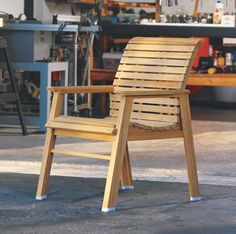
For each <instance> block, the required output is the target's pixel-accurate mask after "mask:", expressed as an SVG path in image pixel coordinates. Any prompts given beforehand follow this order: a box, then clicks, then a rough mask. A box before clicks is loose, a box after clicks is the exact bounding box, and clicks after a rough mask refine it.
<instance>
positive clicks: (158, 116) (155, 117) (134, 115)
mask: <svg viewBox="0 0 236 234" xmlns="http://www.w3.org/2000/svg"><path fill="white" fill-rule="evenodd" d="M110 114H111V116H114V117H116V116H117V115H118V111H116V110H114V109H113V110H111V111H110ZM131 119H132V120H134V121H135V119H142V120H153V121H163V122H170V123H178V122H179V118H178V116H177V115H167V114H166V115H162V114H149V113H143V112H141V113H138V112H132V114H131Z"/></svg>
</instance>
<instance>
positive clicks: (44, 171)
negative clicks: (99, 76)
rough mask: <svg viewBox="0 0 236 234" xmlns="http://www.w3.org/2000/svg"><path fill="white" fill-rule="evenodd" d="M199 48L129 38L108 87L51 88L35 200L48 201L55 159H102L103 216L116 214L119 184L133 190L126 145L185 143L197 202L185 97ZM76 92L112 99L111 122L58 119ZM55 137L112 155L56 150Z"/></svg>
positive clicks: (185, 42) (188, 41) (188, 42)
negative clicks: (89, 143) (92, 143)
mask: <svg viewBox="0 0 236 234" xmlns="http://www.w3.org/2000/svg"><path fill="white" fill-rule="evenodd" d="M200 44H201V40H199V39H194V38H145V37H143V38H142V37H137V38H133V39H131V40H130V41H129V43H128V44H127V46H126V49H125V51H124V54H123V57H122V59H121V62H120V65H119V68H118V71H117V73H116V78H115V80H114V84H113V85H112V86H90V87H88V86H87V87H50V88H49V90H51V91H52V92H53V101H52V106H51V113H50V116H49V120H48V122H47V124H46V127H47V135H46V142H45V148H44V153H43V159H42V167H41V172H40V177H39V182H38V189H37V195H36V199H37V200H42V199H45V198H46V196H47V195H46V192H47V187H48V179H49V175H50V169H51V164H52V158H53V154H55V153H63V154H68V155H74V156H82V157H90V158H100V159H104V160H109V167H108V175H107V180H106V186H105V192H104V199H103V205H102V211H104V212H109V211H114V210H115V207H116V203H117V196H118V188H119V184H121V188H123V189H132V188H133V185H132V175H131V166H130V160H129V152H128V144H127V142H128V141H142V140H153V139H164V138H177V137H183V139H184V145H185V154H186V161H187V171H188V178H189V192H190V200H191V201H196V200H200V196H199V188H198V177H197V169H196V163H195V152H194V143H193V135H192V127H191V117H190V109H189V102H188V94H189V92H188V91H187V90H185V85H186V79H187V77H188V74H189V72H190V69H191V66H192V62H193V58H194V55H195V54H196V52H197V49H198V47H199V45H200ZM79 92H82V93H101V92H109V93H111V94H110V116H109V117H107V118H105V119H91V118H81V117H71V116H63V115H61V109H62V102H63V96H64V95H65V94H68V93H79ZM57 136H68V137H79V138H88V139H96V140H104V141H112V150H111V155H99V154H92V153H85V152H77V151H76V152H74V151H70V150H58V149H56V148H55V142H56V137H57ZM147 150H148V149H147ZM147 160H148V159H147Z"/></svg>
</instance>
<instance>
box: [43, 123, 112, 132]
mask: <svg viewBox="0 0 236 234" xmlns="http://www.w3.org/2000/svg"><path fill="white" fill-rule="evenodd" d="M45 126H46V127H47V128H58V129H70V130H74V131H83V132H95V133H104V134H111V135H114V134H115V133H116V129H115V128H112V127H102V126H92V125H79V124H69V123H59V122H54V121H50V122H48V123H47V124H46V125H45Z"/></svg>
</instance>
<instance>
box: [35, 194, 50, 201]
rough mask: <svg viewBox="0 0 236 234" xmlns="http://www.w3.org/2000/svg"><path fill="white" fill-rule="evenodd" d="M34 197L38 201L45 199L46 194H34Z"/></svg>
mask: <svg viewBox="0 0 236 234" xmlns="http://www.w3.org/2000/svg"><path fill="white" fill-rule="evenodd" d="M35 199H36V200H38V201H42V200H45V199H47V195H43V196H36V197H35Z"/></svg>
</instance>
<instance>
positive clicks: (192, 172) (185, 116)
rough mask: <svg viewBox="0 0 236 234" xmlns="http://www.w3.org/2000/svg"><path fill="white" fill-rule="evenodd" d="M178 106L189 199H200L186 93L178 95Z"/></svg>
mask: <svg viewBox="0 0 236 234" xmlns="http://www.w3.org/2000/svg"><path fill="white" fill-rule="evenodd" d="M180 108H181V122H182V129H183V135H184V147H185V157H186V162H187V171H188V179H189V193H190V200H191V201H196V200H200V196H199V185H198V175H197V166H196V159H195V150H194V142H193V134H192V125H191V116H190V107H189V100H188V95H183V96H182V97H180Z"/></svg>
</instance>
